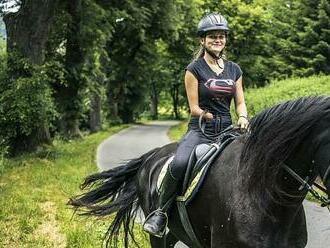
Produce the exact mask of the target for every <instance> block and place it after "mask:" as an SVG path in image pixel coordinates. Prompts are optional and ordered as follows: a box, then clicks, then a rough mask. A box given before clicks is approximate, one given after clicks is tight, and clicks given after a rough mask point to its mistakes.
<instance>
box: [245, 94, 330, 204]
mask: <svg viewBox="0 0 330 248" xmlns="http://www.w3.org/2000/svg"><path fill="white" fill-rule="evenodd" d="M329 110H330V97H325V96H314V97H303V98H299V99H297V100H293V101H287V102H284V103H281V104H278V105H276V106H274V107H271V108H269V109H266V110H264V111H262V112H261V113H260V114H258V115H256V116H255V117H254V118H253V119H252V120H251V122H250V126H249V132H248V133H247V135H246V140H245V141H246V142H245V145H244V148H243V152H242V155H241V160H240V175H242V177H241V182H242V183H243V185H244V186H243V187H242V188H243V190H244V193H246V194H248V195H249V197H250V198H251V199H253V200H254V201H255V202H256V203H257V205H259V207H260V208H262V205H261V204H262V198H263V197H265V194H266V197H270V198H271V199H274V195H275V194H276V193H279V191H278V190H279V188H278V187H277V185H276V183H277V175H278V174H279V172H280V168H281V164H282V163H283V162H284V161H285V160H287V159H288V157H289V156H290V154H291V153H292V152H293V150H294V149H295V148H296V147H297V146H298V145H299V144H300V143H301V142H302V141H303V140H304V138H305V137H306V135H308V134H309V132H310V131H311V130H312V129H313V127H314V126H315V124H316V123H317V122H319V120H320V119H321V118H322V117H324V115H325V114H330V111H329Z"/></svg>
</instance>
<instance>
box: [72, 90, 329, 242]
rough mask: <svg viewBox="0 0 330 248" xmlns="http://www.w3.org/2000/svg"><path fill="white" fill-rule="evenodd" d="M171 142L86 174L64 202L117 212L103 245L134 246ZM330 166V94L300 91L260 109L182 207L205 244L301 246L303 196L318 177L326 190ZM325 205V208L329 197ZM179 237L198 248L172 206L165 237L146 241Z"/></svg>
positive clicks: (89, 211)
mask: <svg viewBox="0 0 330 248" xmlns="http://www.w3.org/2000/svg"><path fill="white" fill-rule="evenodd" d="M176 147H177V144H176V143H171V144H168V145H165V146H163V147H159V148H155V149H153V150H151V151H149V152H147V153H146V154H144V155H142V156H141V157H139V158H135V159H132V160H130V161H129V162H128V163H126V164H124V165H122V166H118V167H116V168H113V169H110V170H108V171H103V172H99V173H96V174H93V175H90V176H88V177H87V178H86V179H85V181H84V182H83V183H82V188H86V187H87V186H92V187H88V190H87V192H84V193H83V194H80V195H78V196H76V197H73V198H71V199H70V200H69V204H70V205H71V206H73V207H74V209H75V210H79V212H80V213H81V214H86V215H93V216H107V215H110V214H115V216H114V219H113V221H112V223H111V224H110V226H109V229H108V231H107V233H106V235H105V237H106V244H107V246H108V245H112V246H111V247H117V245H118V241H119V240H121V239H123V244H124V247H125V248H127V247H132V246H130V244H131V242H132V243H133V244H135V245H136V246H138V244H137V243H136V241H135V238H134V233H133V227H134V219H135V217H136V214H137V212H138V209H139V208H142V210H143V213H144V214H145V216H147V215H148V214H149V213H150V212H151V211H153V210H154V209H155V208H156V207H157V206H155V202H156V199H157V197H158V194H157V190H156V189H155V185H156V180H157V177H158V174H159V173H160V170H161V167H162V165H163V164H164V163H165V161H166V160H167V158H168V157H169V156H171V155H172V154H174V153H175V149H176ZM329 167H330V97H327V96H309V97H303V98H299V99H296V100H290V101H287V102H283V103H280V104H277V105H275V106H273V107H271V108H268V109H265V110H263V111H262V112H261V113H259V114H257V115H256V116H255V117H253V118H252V119H251V121H250V124H249V127H248V130H247V132H245V134H243V135H241V136H239V137H237V138H236V139H235V140H234V141H232V142H231V143H230V144H229V145H228V146H227V147H226V149H225V150H224V151H223V152H222V154H221V155H220V156H219V157H218V158H217V159H216V160H215V161H214V163H213V164H212V166H211V167H210V168H209V170H208V172H207V174H206V177H205V180H204V181H203V184H202V185H201V187H200V189H199V191H198V193H197V194H196V195H195V197H194V198H193V199H192V201H190V203H189V205H187V207H186V208H187V212H188V214H189V219H190V222H191V225H192V226H193V229H194V231H195V234H196V237H197V239H198V240H199V242H200V244H202V246H203V247H210V248H233V247H235V248H275V247H276V248H302V247H305V246H306V244H307V229H306V219H305V213H304V208H303V205H302V202H303V200H304V198H305V196H306V194H307V192H308V189H310V188H309V187H308V186H309V185H310V184H311V183H312V182H314V181H315V180H316V178H317V177H318V176H319V177H320V178H321V179H322V181H323V185H324V186H325V187H326V189H325V190H326V193H327V194H328V195H329V192H330V191H329V189H330V172H329V171H330V169H329ZM285 168H288V169H285ZM289 171H291V173H289ZM292 172H293V173H292ZM293 175H295V176H293ZM297 178H298V179H297ZM314 193H315V191H314ZM316 194H317V193H316ZM322 199H324V197H322ZM325 203H326V204H324V205H328V206H329V200H328V199H327V200H326V202H325ZM121 226H123V227H124V228H123V233H122V232H121V231H120V230H121ZM178 240H180V241H182V242H183V243H185V244H186V245H188V246H189V247H196V246H195V244H194V242H193V241H192V240H191V239H190V237H189V235H187V233H186V232H185V229H184V227H183V225H182V224H181V221H180V218H179V212H178V208H177V206H176V205H175V204H174V205H173V206H172V208H171V209H170V212H169V221H168V232H167V234H166V236H164V237H163V238H157V237H153V236H150V244H151V247H153V248H168V247H174V245H175V244H176V242H177V241H178Z"/></svg>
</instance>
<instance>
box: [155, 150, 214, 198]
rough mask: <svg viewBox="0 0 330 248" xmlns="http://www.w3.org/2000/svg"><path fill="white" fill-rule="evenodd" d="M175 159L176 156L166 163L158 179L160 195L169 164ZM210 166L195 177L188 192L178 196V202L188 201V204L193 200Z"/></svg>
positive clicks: (205, 167)
mask: <svg viewBox="0 0 330 248" xmlns="http://www.w3.org/2000/svg"><path fill="white" fill-rule="evenodd" d="M173 159H174V155H173V156H171V157H169V158H168V159H167V160H166V162H165V163H164V165H163V167H162V169H161V171H160V173H159V175H158V178H157V191H158V193H159V192H160V187H161V185H162V183H163V179H164V177H165V174H166V172H167V169H168V166H169V164H170V163H171V162H172V160H173ZM208 167H209V166H208V165H204V166H203V167H202V168H201V170H200V171H199V172H198V173H197V175H196V176H195V177H194V179H193V180H192V181H191V183H190V184H189V186H188V188H187V190H186V192H185V193H184V195H182V196H178V197H177V200H178V201H186V204H187V203H188V201H187V200H189V199H192V197H193V196H194V195H195V194H196V193H197V191H198V188H199V186H200V185H201V182H202V179H203V178H204V176H205V172H206V171H207V168H208Z"/></svg>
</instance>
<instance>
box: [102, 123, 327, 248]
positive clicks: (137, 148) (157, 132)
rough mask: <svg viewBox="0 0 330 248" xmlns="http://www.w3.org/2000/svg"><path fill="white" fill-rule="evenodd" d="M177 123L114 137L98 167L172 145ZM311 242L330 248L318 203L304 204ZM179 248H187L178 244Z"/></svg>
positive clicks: (324, 213) (105, 146) (142, 127)
mask: <svg viewBox="0 0 330 248" xmlns="http://www.w3.org/2000/svg"><path fill="white" fill-rule="evenodd" d="M175 124H177V122H174V121H165V122H164V121H161V122H151V123H149V124H146V125H136V126H133V127H131V128H128V129H125V130H122V131H121V132H119V133H117V134H115V135H113V136H111V137H110V138H109V139H106V140H105V141H103V142H102V143H101V144H100V145H99V147H98V149H97V164H98V167H99V169H100V170H106V169H109V168H111V167H114V166H117V165H118V164H120V162H123V161H124V160H127V159H131V158H136V157H138V156H140V155H142V154H144V153H145V152H147V151H149V150H151V149H153V148H155V147H158V146H162V145H165V144H167V143H169V142H170V141H169V139H168V137H167V130H168V128H169V127H170V126H172V125H175ZM304 206H305V211H306V217H307V229H308V235H309V241H308V244H307V246H306V247H307V248H329V247H330V213H329V211H327V210H326V209H324V208H321V207H318V206H316V205H315V204H314V203H311V202H308V201H305V202H304ZM142 218H143V217H142ZM175 247H176V248H184V247H187V246H185V245H184V244H182V243H178V244H177V245H176V246H175Z"/></svg>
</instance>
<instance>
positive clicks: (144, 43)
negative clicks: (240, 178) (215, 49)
mask: <svg viewBox="0 0 330 248" xmlns="http://www.w3.org/2000/svg"><path fill="white" fill-rule="evenodd" d="M5 2H7V0H2V1H0V3H5ZM70 3H72V2H70ZM76 3H81V5H79V4H78V5H77V10H80V12H79V13H78V14H76V15H72V13H70V11H69V10H68V2H66V1H64V2H63V1H59V5H58V6H57V9H56V14H55V16H54V22H53V23H52V25H50V27H49V28H50V33H49V36H48V37H47V39H46V40H47V43H46V46H45V51H42V53H44V54H45V57H46V59H45V60H44V61H43V64H42V65H41V67H34V66H32V65H25V67H24V63H23V66H22V67H20V66H21V65H20V62H19V61H20V60H18V65H17V66H10V67H9V68H6V63H2V64H1V66H2V65H3V68H1V69H3V70H2V72H0V74H1V75H3V77H2V76H1V77H2V78H3V79H2V80H1V81H2V82H1V83H0V84H1V86H2V85H4V87H3V88H1V89H0V91H3V92H6V93H5V94H3V95H2V96H1V99H2V100H1V101H8V103H4V105H3V106H1V108H2V111H3V112H1V113H5V112H4V111H5V110H6V111H7V110H8V112H6V114H8V115H10V116H9V117H3V116H2V119H1V121H0V122H1V123H2V124H1V125H3V127H5V128H6V129H4V130H6V131H5V132H6V135H2V136H6V137H7V138H6V139H7V140H9V139H10V137H14V136H13V135H14V134H15V133H16V134H19V133H21V134H24V135H26V134H28V133H31V130H32V129H33V128H34V127H36V125H31V122H33V121H32V120H38V121H41V122H42V123H44V124H45V125H47V126H49V127H50V128H51V134H52V135H53V136H56V135H57V134H63V133H65V132H63V129H64V128H63V127H64V126H65V123H64V122H65V121H66V122H70V121H71V122H72V123H73V124H74V125H71V126H72V127H73V126H75V127H76V129H75V130H78V129H79V128H80V129H83V130H88V129H89V128H90V122H89V120H90V116H91V115H90V113H91V112H92V111H94V113H96V111H99V112H100V113H98V114H99V115H103V116H106V117H107V119H106V118H100V119H103V120H106V121H107V122H109V123H122V122H124V123H129V122H133V121H135V120H137V119H139V118H141V116H143V117H150V118H158V117H157V111H156V113H155V108H156V110H157V109H158V110H165V111H166V115H167V116H172V117H174V118H177V119H180V118H182V116H183V115H184V114H185V112H188V111H187V110H188V105H187V98H186V94H185V89H184V84H183V77H184V68H185V67H186V66H187V65H188V64H189V62H190V61H191V60H192V59H193V54H194V51H195V50H196V49H198V47H199V40H198V38H197V37H196V26H197V24H198V21H199V20H200V18H201V17H202V16H203V15H204V14H205V13H209V12H220V13H221V14H223V15H224V16H225V17H226V18H227V19H228V21H229V26H230V29H231V31H230V33H229V37H228V41H227V48H226V55H227V58H228V59H229V60H233V61H234V62H237V63H238V64H239V65H240V66H241V68H242V70H243V73H244V74H243V75H244V76H243V79H244V85H245V86H247V87H263V86H265V85H267V84H268V83H269V82H270V81H272V80H275V79H277V80H278V79H286V78H289V77H292V76H295V77H297V76H309V75H313V74H319V73H321V74H322V73H323V74H326V75H328V74H329V71H330V67H329V65H330V61H329V59H330V57H329V53H330V44H329V40H330V37H329V35H330V31H329V30H330V26H329V25H330V24H329V23H330V19H329V18H330V7H329V1H327V0H318V1H311V0H292V1H287V0H276V1H272V2H269V1H266V0H254V1H247V0H223V1H220V2H219V1H215V0H190V1H188V0H170V1H166V0H152V1H134V0H124V1H120V2H118V1H105V0H86V1H80V0H79V1H76ZM15 4H16V5H17V7H19V6H20V5H21V4H25V5H29V4H31V2H29V1H15ZM80 7H81V8H80ZM11 11H14V10H11ZM16 11H20V9H18V8H17V9H16ZM18 13H19V12H18ZM36 13H37V12H36ZM40 15H41V13H40ZM12 16H13V17H14V16H17V15H12ZM301 17H303V18H301ZM27 18H28V17H27ZM73 24H74V25H73ZM72 25H73V26H72ZM72 28H75V30H76V32H72V30H73V29H72ZM70 31H71V32H70ZM69 37H70V39H69ZM31 42H32V41H31ZM23 44H25V43H23ZM26 44H28V43H26ZM34 44H35V43H34ZM1 48H2V50H1V51H2V53H5V49H6V48H5V46H1ZM28 50H29V49H26V51H28ZM9 55H10V54H9ZM4 56H5V55H4ZM7 58H8V60H9V62H10V61H14V62H16V61H15V56H13V59H12V60H11V59H10V58H11V56H8V57H7ZM25 59H26V58H25ZM4 60H6V59H4ZM21 64H22V63H21ZM4 71H7V73H8V74H7V75H6V76H5V75H4ZM15 78H17V80H18V81H17V82H16V81H15V80H16V79H15ZM9 79H10V80H9ZM5 82H7V83H5ZM8 82H10V83H12V84H13V85H9V84H8ZM42 82H43V83H42ZM289 83H290V84H291V83H292V82H291V81H290V82H289ZM16 84H17V85H18V86H17V85H16ZM22 85H24V87H23V86H22ZM39 86H40V87H39ZM15 87H18V88H19V89H21V90H22V89H24V92H29V90H30V91H32V92H35V93H33V94H31V95H30V96H29V97H30V98H28V97H27V96H25V97H23V95H24V93H23V92H21V91H17V92H15V90H16V88H15ZM30 88H31V89H30ZM37 88H38V89H37ZM14 93H15V94H14ZM18 93H19V95H18ZM32 98H33V99H36V100H37V102H34V103H33V104H32V103H31V102H29V100H28V99H32ZM42 98H44V99H42ZM95 99H98V101H99V104H101V105H102V108H101V111H100V110H99V109H100V108H98V110H95V109H93V108H92V103H94V102H93V100H95ZM27 102H28V104H27ZM16 105H17V106H20V108H17V109H15V110H14V107H10V106H16ZM23 106H24V107H23ZM98 106H99V105H98ZM29 108H35V109H34V110H30V109H29ZM150 109H152V110H153V113H151V111H150ZM149 111H150V113H151V114H148V113H149ZM163 112H164V111H163ZM18 117H19V118H18ZM5 119H6V121H5ZM12 121H13V123H11V122H12ZM10 123H11V124H10ZM72 129H73V128H72ZM78 131H79V130H78ZM18 137H19V138H26V137H25V136H24V137H23V136H22V137H20V136H18ZM8 144H10V142H9V143H8Z"/></svg>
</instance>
